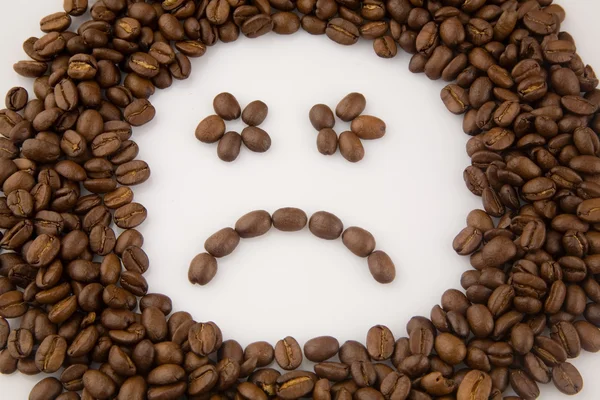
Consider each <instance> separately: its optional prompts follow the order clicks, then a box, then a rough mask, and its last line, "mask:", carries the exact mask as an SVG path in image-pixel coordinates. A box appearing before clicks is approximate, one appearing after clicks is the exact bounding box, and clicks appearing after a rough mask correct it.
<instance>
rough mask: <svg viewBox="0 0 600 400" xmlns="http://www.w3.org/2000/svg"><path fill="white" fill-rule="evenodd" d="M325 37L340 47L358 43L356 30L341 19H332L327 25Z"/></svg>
mask: <svg viewBox="0 0 600 400" xmlns="http://www.w3.org/2000/svg"><path fill="white" fill-rule="evenodd" d="M325 33H326V34H327V37H328V38H329V39H331V40H333V41H334V42H336V43H339V44H342V45H346V46H347V45H352V44H354V43H356V42H357V41H358V37H359V35H360V33H359V31H358V28H357V27H356V25H354V24H353V23H352V22H350V21H347V20H345V19H343V18H333V19H332V20H330V21H329V22H328V23H327V28H326V30H325Z"/></svg>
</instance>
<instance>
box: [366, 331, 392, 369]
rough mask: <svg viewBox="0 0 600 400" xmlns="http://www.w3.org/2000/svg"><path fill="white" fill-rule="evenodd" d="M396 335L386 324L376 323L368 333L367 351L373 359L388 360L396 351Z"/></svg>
mask: <svg viewBox="0 0 600 400" xmlns="http://www.w3.org/2000/svg"><path fill="white" fill-rule="evenodd" d="M394 342H395V341H394V335H393V334H392V331H390V329H389V328H388V327H386V326H383V325H376V326H374V327H372V328H371V329H369V332H368V333H367V351H368V352H369V355H370V356H371V358H372V359H374V360H377V361H383V360H387V359H389V358H390V357H391V356H392V353H393V351H394Z"/></svg>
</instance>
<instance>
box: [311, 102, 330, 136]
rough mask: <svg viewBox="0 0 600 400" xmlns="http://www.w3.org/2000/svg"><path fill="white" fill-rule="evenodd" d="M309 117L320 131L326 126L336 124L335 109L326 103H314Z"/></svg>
mask: <svg viewBox="0 0 600 400" xmlns="http://www.w3.org/2000/svg"><path fill="white" fill-rule="evenodd" d="M308 118H309V119H310V123H311V124H312V126H313V127H314V128H315V129H316V130H318V131H320V130H321V129H325V128H333V126H334V125H335V117H334V116H333V111H331V109H330V108H329V107H328V106H326V105H325V104H317V105H314V106H313V107H312V108H311V109H310V112H309V113H308Z"/></svg>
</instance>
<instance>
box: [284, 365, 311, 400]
mask: <svg viewBox="0 0 600 400" xmlns="http://www.w3.org/2000/svg"><path fill="white" fill-rule="evenodd" d="M313 387H314V381H313V380H312V378H311V377H310V376H309V375H307V374H306V373H305V372H302V371H292V372H288V373H286V374H283V375H281V376H280V377H279V378H277V391H276V393H277V396H279V397H280V398H282V399H296V398H299V397H303V396H305V395H307V394H308V393H310V392H311V391H312V390H313Z"/></svg>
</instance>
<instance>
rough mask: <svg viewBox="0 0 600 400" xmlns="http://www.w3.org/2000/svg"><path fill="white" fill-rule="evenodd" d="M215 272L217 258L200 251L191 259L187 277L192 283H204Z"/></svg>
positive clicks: (211, 277)
mask: <svg viewBox="0 0 600 400" xmlns="http://www.w3.org/2000/svg"><path fill="white" fill-rule="evenodd" d="M216 273H217V260H216V259H215V258H214V257H213V256H211V255H210V254H208V253H200V254H198V255H197V256H196V257H194V258H193V259H192V262H191V263H190V268H189V271H188V279H189V281H190V282H191V283H193V284H199V285H202V286H204V285H206V284H207V283H208V282H210V281H211V280H212V279H213V278H214V277H215V275H216Z"/></svg>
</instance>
